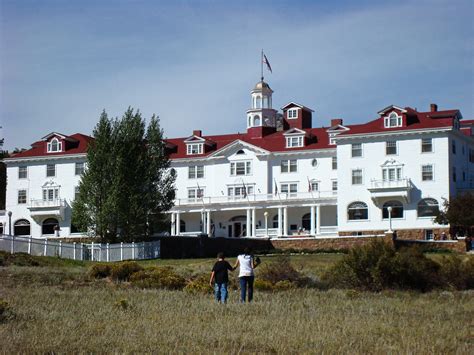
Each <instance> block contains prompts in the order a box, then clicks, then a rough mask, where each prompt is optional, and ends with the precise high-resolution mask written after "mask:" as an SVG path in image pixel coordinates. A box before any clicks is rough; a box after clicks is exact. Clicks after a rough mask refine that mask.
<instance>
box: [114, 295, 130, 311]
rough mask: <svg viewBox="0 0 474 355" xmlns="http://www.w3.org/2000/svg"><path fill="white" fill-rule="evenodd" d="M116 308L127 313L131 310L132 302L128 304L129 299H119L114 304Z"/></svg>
mask: <svg viewBox="0 0 474 355" xmlns="http://www.w3.org/2000/svg"><path fill="white" fill-rule="evenodd" d="M114 307H115V308H117V309H119V310H121V311H126V310H127V309H130V308H131V305H130V302H128V300H127V299H125V298H122V299H119V300H118V301H116V302H115V303H114Z"/></svg>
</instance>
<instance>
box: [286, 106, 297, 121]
mask: <svg viewBox="0 0 474 355" xmlns="http://www.w3.org/2000/svg"><path fill="white" fill-rule="evenodd" d="M288 118H289V119H295V118H298V109H296V108H292V109H289V110H288Z"/></svg>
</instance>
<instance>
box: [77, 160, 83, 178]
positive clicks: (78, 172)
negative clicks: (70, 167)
mask: <svg viewBox="0 0 474 355" xmlns="http://www.w3.org/2000/svg"><path fill="white" fill-rule="evenodd" d="M82 174H84V162H80V163H76V175H82Z"/></svg>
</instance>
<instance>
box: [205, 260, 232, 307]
mask: <svg viewBox="0 0 474 355" xmlns="http://www.w3.org/2000/svg"><path fill="white" fill-rule="evenodd" d="M228 270H230V271H233V270H234V269H233V268H232V266H231V265H230V264H229V263H228V262H227V261H226V260H225V256H224V253H222V252H221V253H218V254H217V261H216V263H215V264H214V267H213V268H212V272H211V279H210V280H209V285H210V286H211V287H213V288H214V297H215V299H216V301H217V302H219V303H226V302H227V296H228V292H227V284H228V283H229V273H228Z"/></svg>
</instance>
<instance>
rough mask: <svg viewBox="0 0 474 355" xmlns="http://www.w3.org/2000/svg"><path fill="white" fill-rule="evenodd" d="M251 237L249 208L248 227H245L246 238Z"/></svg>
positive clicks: (248, 211)
mask: <svg viewBox="0 0 474 355" xmlns="http://www.w3.org/2000/svg"><path fill="white" fill-rule="evenodd" d="M250 235H251V220H250V208H247V225H246V226H245V236H246V237H248V236H250Z"/></svg>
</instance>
